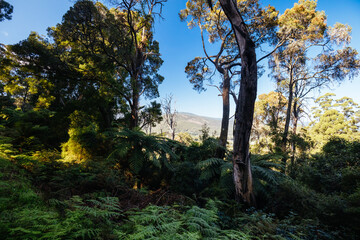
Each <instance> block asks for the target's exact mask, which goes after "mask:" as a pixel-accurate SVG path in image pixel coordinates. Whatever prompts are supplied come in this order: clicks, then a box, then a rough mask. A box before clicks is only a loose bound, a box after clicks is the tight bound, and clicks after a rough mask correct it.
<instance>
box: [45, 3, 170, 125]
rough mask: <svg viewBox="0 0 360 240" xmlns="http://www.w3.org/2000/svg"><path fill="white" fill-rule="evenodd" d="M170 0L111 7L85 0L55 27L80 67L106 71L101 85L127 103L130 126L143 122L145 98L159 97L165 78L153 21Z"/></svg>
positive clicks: (61, 43) (59, 40) (92, 72)
mask: <svg viewBox="0 0 360 240" xmlns="http://www.w3.org/2000/svg"><path fill="white" fill-rule="evenodd" d="M164 2H165V0H163V1H154V0H144V1H132V0H129V1H120V2H119V3H118V4H119V5H118V6H119V7H118V8H112V9H108V8H107V7H106V6H105V5H103V4H102V3H100V2H96V3H93V2H92V1H89V0H81V1H78V2H77V3H76V4H75V5H74V6H73V7H72V8H71V9H70V10H69V11H68V12H67V13H66V14H65V15H64V18H63V21H62V23H61V24H58V25H57V26H56V27H54V28H52V29H51V30H50V33H51V35H52V36H53V37H54V39H55V41H56V43H57V44H58V45H59V46H65V45H66V46H67V48H68V50H69V54H68V60H69V63H71V62H74V61H73V59H74V58H75V59H77V60H76V61H75V65H76V66H75V65H74V67H77V68H78V69H79V70H81V71H83V72H84V73H87V74H89V75H90V76H91V75H98V74H101V75H102V76H103V77H102V79H101V81H102V82H101V83H100V84H101V85H105V86H107V88H110V89H111V91H115V93H116V95H117V101H118V102H121V103H126V105H127V108H128V112H129V114H125V115H126V116H127V118H128V119H129V127H130V128H135V127H139V124H140V121H139V112H140V102H139V101H140V97H141V96H145V97H148V98H154V97H157V96H158V85H159V84H160V83H162V81H163V77H162V76H161V75H159V74H158V70H159V68H160V66H161V64H162V62H163V61H162V60H161V58H160V54H159V44H158V42H156V41H154V40H153V32H152V26H153V21H154V15H155V14H157V13H158V12H156V11H155V10H156V9H157V7H158V6H159V5H160V6H162V4H163V3H164ZM66 46H65V47H66ZM123 110H126V109H123Z"/></svg>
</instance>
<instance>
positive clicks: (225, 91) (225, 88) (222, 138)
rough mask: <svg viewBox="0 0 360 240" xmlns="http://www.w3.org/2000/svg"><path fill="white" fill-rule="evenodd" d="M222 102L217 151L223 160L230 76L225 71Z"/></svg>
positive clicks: (228, 115)
mask: <svg viewBox="0 0 360 240" xmlns="http://www.w3.org/2000/svg"><path fill="white" fill-rule="evenodd" d="M223 77H224V80H223V88H222V100H223V115H222V119H221V131H220V138H219V144H220V146H221V148H219V149H218V151H217V157H218V158H224V157H225V152H226V144H227V138H228V133H229V117H230V100H229V98H230V95H229V94H230V76H229V73H228V71H227V70H225V72H224V76H223Z"/></svg>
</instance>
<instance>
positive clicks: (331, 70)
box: [270, 0, 359, 165]
mask: <svg viewBox="0 0 360 240" xmlns="http://www.w3.org/2000/svg"><path fill="white" fill-rule="evenodd" d="M350 33H351V28H350V27H349V26H347V25H343V24H340V23H336V24H335V25H334V26H333V27H330V26H328V25H327V24H326V16H325V13H324V12H323V11H318V10H317V2H316V1H312V0H299V2H298V3H295V4H294V7H293V8H291V9H287V10H286V11H285V13H284V14H282V15H281V16H280V17H279V30H278V33H277V34H278V37H279V38H281V39H286V42H285V43H284V44H283V45H282V46H281V47H280V48H279V49H278V51H276V52H275V53H274V54H273V55H272V59H271V61H270V67H271V69H272V76H273V78H275V80H276V81H277V83H278V87H279V88H280V89H282V91H283V92H284V94H285V93H286V95H287V98H288V99H287V113H286V119H285V127H284V131H283V134H282V141H281V148H282V151H283V153H286V152H287V143H288V135H289V127H290V122H291V116H293V133H294V134H296V131H297V124H298V120H299V118H300V116H299V114H300V113H301V111H302V108H303V104H304V100H305V99H306V97H307V96H308V94H309V93H310V92H311V91H312V90H313V89H315V88H320V87H323V86H326V85H329V84H330V83H333V82H341V81H342V80H344V79H345V78H346V77H353V76H354V75H355V74H357V71H358V68H359V60H358V55H357V51H356V50H355V49H352V48H351V47H349V46H348V44H349V43H350V39H351V37H350ZM293 151H295V148H294V147H293ZM283 163H284V165H286V157H284V158H283Z"/></svg>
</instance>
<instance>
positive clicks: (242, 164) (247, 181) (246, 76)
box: [220, 0, 257, 204]
mask: <svg viewBox="0 0 360 240" xmlns="http://www.w3.org/2000/svg"><path fill="white" fill-rule="evenodd" d="M220 4H221V7H222V9H223V10H224V13H225V14H226V16H227V18H228V19H229V21H230V23H231V25H232V28H233V31H234V33H235V38H236V42H237V45H238V48H239V53H240V57H241V83H240V90H239V96H238V101H237V104H236V113H235V128H234V150H233V151H234V157H233V165H234V173H233V174H234V184H235V194H236V195H235V197H236V199H237V200H238V201H244V202H246V203H248V204H255V199H254V195H253V187H252V173H251V164H250V152H249V140H250V133H251V127H252V122H253V116H254V106H255V100H256V92H257V63H256V53H255V44H254V42H253V41H252V40H251V39H250V35H249V33H248V31H247V28H246V24H245V22H244V20H243V18H242V17H241V14H240V12H239V10H238V9H237V6H236V4H235V3H234V1H232V0H220Z"/></svg>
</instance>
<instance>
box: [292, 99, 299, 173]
mask: <svg viewBox="0 0 360 240" xmlns="http://www.w3.org/2000/svg"><path fill="white" fill-rule="evenodd" d="M297 103H298V102H297V101H296V100H295V101H294V109H293V114H294V120H293V134H294V135H296V131H297V123H298V120H299V109H298V108H299V107H298V104H297ZM295 154H296V142H295V141H293V142H292V152H291V158H290V175H293V174H294V164H295Z"/></svg>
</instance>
